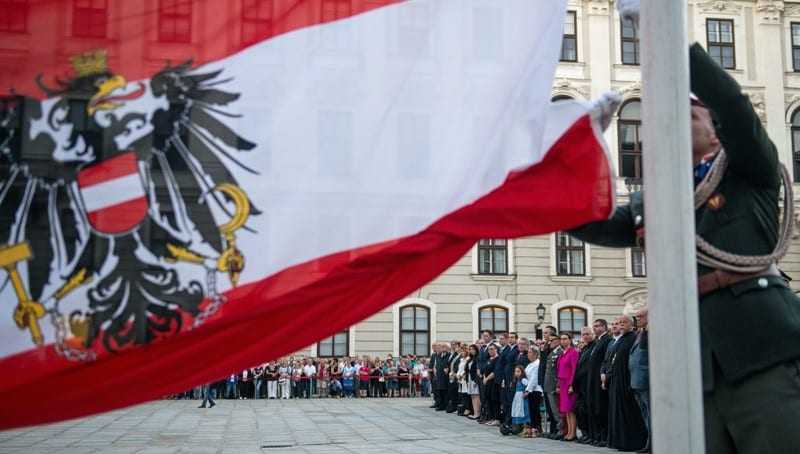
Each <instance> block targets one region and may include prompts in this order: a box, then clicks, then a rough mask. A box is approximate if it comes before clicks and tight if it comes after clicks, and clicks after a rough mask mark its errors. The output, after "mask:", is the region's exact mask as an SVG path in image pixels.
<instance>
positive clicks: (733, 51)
mask: <svg viewBox="0 0 800 454" xmlns="http://www.w3.org/2000/svg"><path fill="white" fill-rule="evenodd" d="M712 22H717V23H720V24H721V23H723V22H726V23H729V24H730V25H731V42H729V43H726V42H723V41H714V42H712V41H711V23H712ZM718 30H721V27H719V28H718ZM721 34H722V33H721V32H720V33H718V35H720V36H719V38H720V39H722V37H721ZM712 46H715V47H719V48H720V58H721V59H722V61H719V62H717V63H719V65H720V66H722V67H723V68H724V69H736V23H735V22H734V20H733V19H719V18H714V17H709V18H706V49H708V54H709V55H712V54H711V47H712ZM722 48H730V49H731V58H732V59H733V64H732V65H731V66H730V67H728V66H725V64H724V61H725V60H724V58H722V50H721V49H722ZM711 58H712V59H713V58H714V57H711Z"/></svg>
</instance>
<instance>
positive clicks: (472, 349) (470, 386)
mask: <svg viewBox="0 0 800 454" xmlns="http://www.w3.org/2000/svg"><path fill="white" fill-rule="evenodd" d="M478 354H479V351H478V346H477V345H475V344H472V345H470V346H469V349H468V350H467V361H466V365H465V367H464V371H465V373H464V378H465V380H466V390H465V392H466V393H467V395H468V398H469V399H470V403H471V404H472V406H471V411H470V412H469V413H465V416H468V417H469V419H472V420H476V419H478V418H480V416H481V393H480V387H479V386H478V383H480V372H479V370H480V369H478Z"/></svg>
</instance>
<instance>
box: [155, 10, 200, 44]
mask: <svg viewBox="0 0 800 454" xmlns="http://www.w3.org/2000/svg"><path fill="white" fill-rule="evenodd" d="M166 1H167V0H158V41H159V42H161V43H176V44H189V43H191V42H192V28H193V27H192V16H193V13H194V11H193V8H192V5H193V3H192V2H188V3H181V0H174V3H173V4H172V8H173V9H174V10H175V12H173V13H166V12H165V10H166V9H167V7H166V6H165V5H164V3H165V2H166ZM179 6H188V7H189V12H188V13H187V14H180V13H178V12H177V11H178V7H179ZM168 20H169V21H173V23H172V28H171V32H170V33H171V36H167V34H166V33H165V32H164V27H163V24H164V22H165V21H168ZM182 20H185V21H187V22H188V24H189V29H188V31H187V32H186V35H183V34H180V35H179V34H178V32H177V31H176V27H175V25H176V24H177V21H182Z"/></svg>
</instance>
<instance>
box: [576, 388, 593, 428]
mask: <svg viewBox="0 0 800 454" xmlns="http://www.w3.org/2000/svg"><path fill="white" fill-rule="evenodd" d="M575 418H576V422H577V424H578V430H580V431H581V435H583V436H584V437H587V438H588V437H589V434H590V432H591V431H590V430H589V408H588V406H587V405H586V396H584V395H582V394H579V395H578V400H577V401H576V402H575Z"/></svg>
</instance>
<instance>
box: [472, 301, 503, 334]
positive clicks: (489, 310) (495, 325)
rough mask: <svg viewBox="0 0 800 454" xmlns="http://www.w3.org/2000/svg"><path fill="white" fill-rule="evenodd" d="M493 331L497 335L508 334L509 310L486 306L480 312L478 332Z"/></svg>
mask: <svg viewBox="0 0 800 454" xmlns="http://www.w3.org/2000/svg"><path fill="white" fill-rule="evenodd" d="M487 329H489V330H492V332H494V333H495V334H500V333H507V332H508V309H506V308H504V307H500V306H484V307H482V308H481V309H480V310H479V311H478V332H479V333H480V332H483V331H484V330H487Z"/></svg>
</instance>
